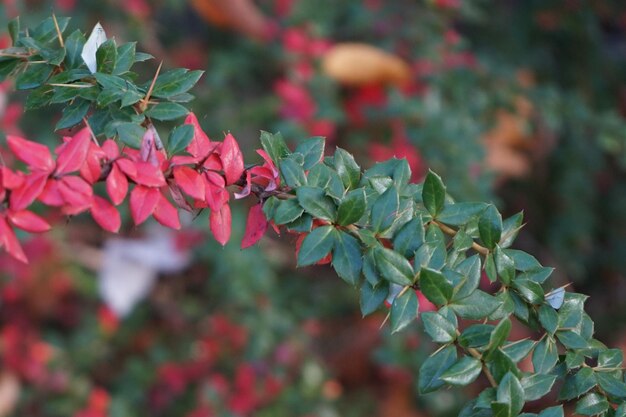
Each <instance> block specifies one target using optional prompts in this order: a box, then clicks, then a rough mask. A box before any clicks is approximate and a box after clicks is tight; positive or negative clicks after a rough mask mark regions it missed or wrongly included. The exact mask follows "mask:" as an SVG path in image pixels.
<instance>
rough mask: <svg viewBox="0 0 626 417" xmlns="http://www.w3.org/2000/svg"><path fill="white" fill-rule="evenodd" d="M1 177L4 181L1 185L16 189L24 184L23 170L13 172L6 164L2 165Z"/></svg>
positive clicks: (0, 168)
mask: <svg viewBox="0 0 626 417" xmlns="http://www.w3.org/2000/svg"><path fill="white" fill-rule="evenodd" d="M0 174H2V175H0V178H2V181H1V183H0V186H2V187H4V188H6V189H9V190H14V189H15V188H18V187H21V186H22V185H23V184H24V175H23V174H22V173H21V172H13V171H11V170H10V169H9V168H7V167H6V166H2V167H0Z"/></svg>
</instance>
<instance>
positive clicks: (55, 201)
mask: <svg viewBox="0 0 626 417" xmlns="http://www.w3.org/2000/svg"><path fill="white" fill-rule="evenodd" d="M39 201H41V202H42V203H44V204H45V205H48V206H53V207H59V206H62V205H63V204H65V199H64V198H63V196H62V195H61V191H59V182H58V181H57V180H55V179H53V178H49V179H48V181H46V186H45V187H44V188H43V191H41V194H39Z"/></svg>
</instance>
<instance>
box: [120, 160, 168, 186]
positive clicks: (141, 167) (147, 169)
mask: <svg viewBox="0 0 626 417" xmlns="http://www.w3.org/2000/svg"><path fill="white" fill-rule="evenodd" d="M135 167H136V168H137V174H136V175H135V176H134V177H133V176H131V175H128V176H129V177H131V178H132V179H133V180H134V181H135V182H136V183H137V184H140V185H145V186H147V187H162V186H164V185H165V177H164V176H163V173H162V172H161V169H160V168H159V167H157V166H154V165H152V164H150V163H149V162H135Z"/></svg>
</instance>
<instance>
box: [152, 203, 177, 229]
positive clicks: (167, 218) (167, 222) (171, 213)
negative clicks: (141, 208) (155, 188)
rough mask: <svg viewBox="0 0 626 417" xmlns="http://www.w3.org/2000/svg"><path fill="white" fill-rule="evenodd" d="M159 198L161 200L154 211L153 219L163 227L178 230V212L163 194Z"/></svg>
mask: <svg viewBox="0 0 626 417" xmlns="http://www.w3.org/2000/svg"><path fill="white" fill-rule="evenodd" d="M160 196H161V198H160V199H159V202H158V203H157V206H156V208H155V209H154V213H153V216H154V218H155V219H156V221H158V222H159V223H161V224H162V225H163V226H165V227H169V228H172V229H175V230H180V219H179V218H178V210H176V207H174V206H173V205H172V203H170V202H169V200H168V199H167V198H166V197H165V196H164V195H163V194H160Z"/></svg>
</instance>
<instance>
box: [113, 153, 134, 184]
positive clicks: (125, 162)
mask: <svg viewBox="0 0 626 417" xmlns="http://www.w3.org/2000/svg"><path fill="white" fill-rule="evenodd" d="M115 164H116V165H117V166H118V168H119V169H120V170H121V171H122V172H123V173H124V174H126V175H127V176H128V177H130V178H133V180H134V179H135V177H137V167H136V166H135V163H134V162H133V161H131V160H130V159H126V158H120V159H116V160H115Z"/></svg>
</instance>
